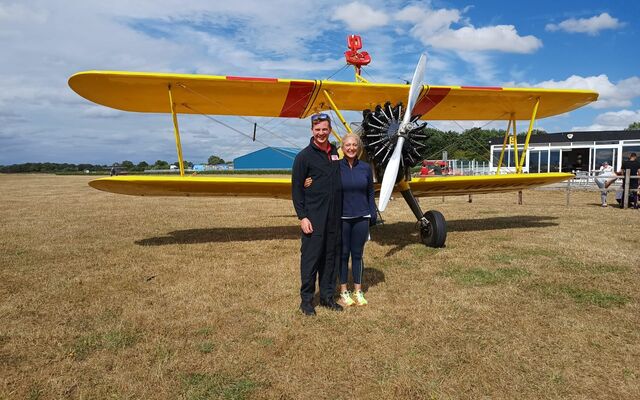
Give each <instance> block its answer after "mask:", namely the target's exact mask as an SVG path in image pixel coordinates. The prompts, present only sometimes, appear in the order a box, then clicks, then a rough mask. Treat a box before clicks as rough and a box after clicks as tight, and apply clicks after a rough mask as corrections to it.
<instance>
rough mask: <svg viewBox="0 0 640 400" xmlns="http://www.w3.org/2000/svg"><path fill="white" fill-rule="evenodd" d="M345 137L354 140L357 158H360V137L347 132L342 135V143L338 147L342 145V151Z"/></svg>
mask: <svg viewBox="0 0 640 400" xmlns="http://www.w3.org/2000/svg"><path fill="white" fill-rule="evenodd" d="M347 139H354V140H355V141H356V144H357V145H358V158H360V156H361V155H362V139H360V136H359V135H356V134H355V133H347V134H346V135H344V136H343V137H342V144H341V146H340V147H342V148H343V149H342V151H343V152H344V142H345V141H346V140H347Z"/></svg>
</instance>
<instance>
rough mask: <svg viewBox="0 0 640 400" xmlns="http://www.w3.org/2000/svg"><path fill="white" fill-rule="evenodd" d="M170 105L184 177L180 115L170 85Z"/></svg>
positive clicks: (181, 171)
mask: <svg viewBox="0 0 640 400" xmlns="http://www.w3.org/2000/svg"><path fill="white" fill-rule="evenodd" d="M169 104H170V105H171V117H172V119H173V133H174V134H175V137H176V150H177V152H178V164H179V165H180V176H184V161H183V160H182V144H180V129H178V115H177V114H176V103H174V102H173V94H172V92H171V84H169Z"/></svg>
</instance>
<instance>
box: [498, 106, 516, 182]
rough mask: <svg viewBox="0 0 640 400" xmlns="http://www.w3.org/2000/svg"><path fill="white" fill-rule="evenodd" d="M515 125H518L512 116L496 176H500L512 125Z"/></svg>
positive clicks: (505, 135)
mask: <svg viewBox="0 0 640 400" xmlns="http://www.w3.org/2000/svg"><path fill="white" fill-rule="evenodd" d="M515 124H516V121H515V119H514V118H513V114H511V118H509V124H508V125H507V130H506V132H505V133H504V140H503V141H502V149H501V150H500V159H499V160H498V168H497V169H496V175H500V167H502V160H503V159H504V150H505V149H506V148H507V141H508V140H509V133H510V132H511V125H514V126H515Z"/></svg>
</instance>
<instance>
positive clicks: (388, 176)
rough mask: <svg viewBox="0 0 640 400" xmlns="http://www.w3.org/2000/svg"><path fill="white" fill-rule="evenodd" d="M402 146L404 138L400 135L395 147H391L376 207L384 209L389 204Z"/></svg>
mask: <svg viewBox="0 0 640 400" xmlns="http://www.w3.org/2000/svg"><path fill="white" fill-rule="evenodd" d="M402 146H404V138H403V137H402V136H400V137H399V138H398V142H397V143H396V148H395V149H393V154H392V155H391V159H390V160H389V163H388V164H387V169H385V170H384V176H383V177H382V186H381V187H380V199H379V200H378V209H379V210H380V211H384V210H385V208H387V204H389V199H390V198H391V193H392V192H393V187H394V186H395V185H396V177H397V176H398V168H399V167H400V158H401V157H402Z"/></svg>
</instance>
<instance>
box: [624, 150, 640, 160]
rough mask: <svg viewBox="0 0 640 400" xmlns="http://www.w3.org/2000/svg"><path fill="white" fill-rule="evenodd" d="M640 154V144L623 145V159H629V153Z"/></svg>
mask: <svg viewBox="0 0 640 400" xmlns="http://www.w3.org/2000/svg"><path fill="white" fill-rule="evenodd" d="M631 153H636V155H637V154H640V146H623V147H622V161H627V160H629V154H631Z"/></svg>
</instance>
